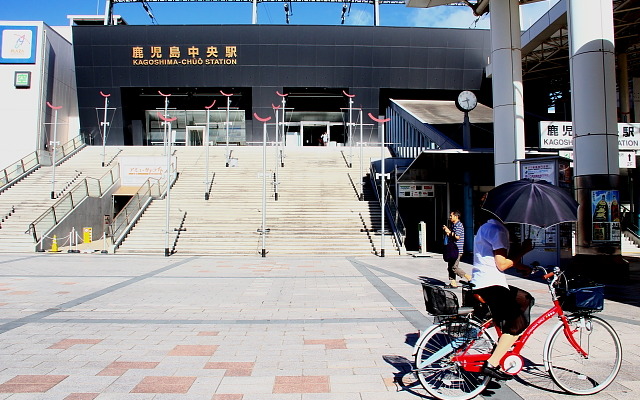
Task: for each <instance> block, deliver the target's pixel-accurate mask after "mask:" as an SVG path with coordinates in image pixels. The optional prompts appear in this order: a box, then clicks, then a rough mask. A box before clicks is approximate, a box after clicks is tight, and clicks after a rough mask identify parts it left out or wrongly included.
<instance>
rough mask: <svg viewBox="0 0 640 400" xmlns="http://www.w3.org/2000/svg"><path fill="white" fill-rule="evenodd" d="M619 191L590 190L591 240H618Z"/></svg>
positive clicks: (598, 241) (597, 241) (604, 241)
mask: <svg viewBox="0 0 640 400" xmlns="http://www.w3.org/2000/svg"><path fill="white" fill-rule="evenodd" d="M618 199H620V193H619V192H618V191H617V190H592V191H591V215H592V219H591V240H592V241H593V242H596V243H606V242H620V204H619V203H618Z"/></svg>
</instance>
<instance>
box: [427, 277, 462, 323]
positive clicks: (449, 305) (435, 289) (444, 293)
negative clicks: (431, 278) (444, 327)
mask: <svg viewBox="0 0 640 400" xmlns="http://www.w3.org/2000/svg"><path fill="white" fill-rule="evenodd" d="M422 293H423V295H424V304H425V306H426V307H427V312H428V313H429V314H431V315H454V314H457V313H458V296H456V294H455V293H453V292H451V291H448V290H444V289H443V288H442V287H441V286H434V285H430V284H428V283H424V282H423V283H422Z"/></svg>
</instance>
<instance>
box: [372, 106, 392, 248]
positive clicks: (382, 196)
mask: <svg viewBox="0 0 640 400" xmlns="http://www.w3.org/2000/svg"><path fill="white" fill-rule="evenodd" d="M369 118H371V119H372V120H373V121H375V122H377V123H378V124H379V129H380V200H381V202H380V203H381V205H380V208H381V216H380V221H381V230H380V257H384V220H385V217H386V215H385V214H386V213H385V204H384V203H385V193H384V189H385V179H386V174H385V171H384V161H385V157H384V123H385V122H388V121H390V120H391V118H376V117H374V116H373V114H371V113H369Z"/></svg>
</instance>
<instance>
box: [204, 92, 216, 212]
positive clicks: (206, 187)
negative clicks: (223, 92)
mask: <svg viewBox="0 0 640 400" xmlns="http://www.w3.org/2000/svg"><path fill="white" fill-rule="evenodd" d="M214 104H216V101H215V100H214V101H213V103H211V105H210V106H208V107H207V106H205V107H204V108H205V109H206V110H207V123H206V125H205V129H206V130H207V131H206V132H205V134H204V137H205V144H204V145H205V150H204V154H205V156H204V158H205V161H204V163H205V168H204V199H205V200H209V113H210V111H211V107H213V105H214Z"/></svg>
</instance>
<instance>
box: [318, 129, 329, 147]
mask: <svg viewBox="0 0 640 400" xmlns="http://www.w3.org/2000/svg"><path fill="white" fill-rule="evenodd" d="M320 139H321V143H322V145H323V146H326V145H328V144H329V133H328V132H327V131H325V132H324V133H323V134H322V137H321V138H320Z"/></svg>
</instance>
